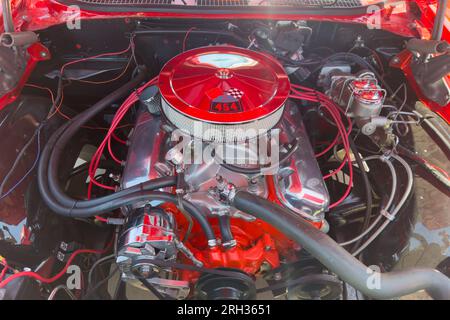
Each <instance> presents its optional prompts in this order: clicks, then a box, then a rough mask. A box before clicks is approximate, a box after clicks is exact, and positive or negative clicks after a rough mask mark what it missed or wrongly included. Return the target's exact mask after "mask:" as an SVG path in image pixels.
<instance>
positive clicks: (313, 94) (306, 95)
mask: <svg viewBox="0 0 450 320" xmlns="http://www.w3.org/2000/svg"><path fill="white" fill-rule="evenodd" d="M292 87H293V89H292V92H293V94H291V95H290V97H291V98H294V99H300V100H308V101H312V102H318V103H320V104H321V105H322V106H323V107H325V108H326V109H327V111H328V112H329V113H330V115H331V116H332V118H333V120H334V122H335V124H336V127H337V128H338V134H339V136H340V138H341V140H342V144H343V146H344V150H345V153H346V157H345V160H344V161H343V162H342V163H341V165H340V166H339V168H338V169H336V170H335V171H333V172H332V173H330V174H328V175H326V176H325V177H324V179H326V178H329V177H331V176H333V175H335V174H337V173H338V172H340V171H341V170H342V168H343V167H344V166H345V164H347V165H348V170H349V179H350V182H349V184H348V186H347V189H346V191H345V193H344V195H343V196H342V197H341V198H340V199H339V200H337V201H336V202H334V203H332V204H331V205H330V206H329V208H330V209H331V208H334V207H336V206H337V205H339V204H340V203H342V202H343V201H344V200H345V199H346V198H347V197H348V195H349V194H350V191H351V189H352V186H353V166H352V164H351V163H352V162H351V156H350V144H349V141H348V135H349V134H350V132H351V125H352V123H351V120H350V119H349V118H347V121H348V124H349V129H348V131H347V129H346V127H345V125H344V123H343V122H342V118H341V113H342V114H344V115H345V113H344V112H343V111H342V110H341V109H340V108H339V107H337V106H336V105H335V103H334V102H333V101H331V100H330V99H329V98H328V97H327V96H326V95H324V94H323V93H321V92H318V91H315V90H314V89H311V88H306V87H303V86H299V85H294V84H293V85H292ZM300 90H303V91H306V92H301V91H300ZM335 141H336V143H337V141H338V140H337V139H335ZM333 144H334V141H333V142H332V146H331V147H330V149H331V148H332V147H333V146H334V145H333Z"/></svg>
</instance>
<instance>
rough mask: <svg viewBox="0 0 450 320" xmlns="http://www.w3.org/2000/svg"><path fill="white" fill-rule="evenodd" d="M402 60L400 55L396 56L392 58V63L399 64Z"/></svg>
mask: <svg viewBox="0 0 450 320" xmlns="http://www.w3.org/2000/svg"><path fill="white" fill-rule="evenodd" d="M399 62H400V58H399V57H394V58H393V59H392V63H394V64H397V63H399Z"/></svg>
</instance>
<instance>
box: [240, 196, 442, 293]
mask: <svg viewBox="0 0 450 320" xmlns="http://www.w3.org/2000/svg"><path fill="white" fill-rule="evenodd" d="M232 204H233V206H234V207H236V208H237V209H238V210H241V211H243V212H245V213H248V214H251V215H253V216H255V217H256V218H259V219H261V220H264V221H265V222H267V223H269V224H271V225H273V226H274V227H275V228H277V229H278V230H279V231H281V232H283V233H284V234H285V235H286V236H287V237H289V238H290V239H292V240H294V241H296V242H297V243H298V244H299V245H301V246H302V247H303V248H304V249H305V250H306V251H308V252H309V253H310V254H311V255H312V256H314V257H315V258H316V259H317V260H319V261H320V262H321V263H322V264H323V265H324V266H325V267H327V268H328V269H329V270H331V271H332V272H334V273H336V274H337V275H338V276H339V277H340V278H341V279H342V280H343V281H345V282H347V283H349V284H350V285H351V286H353V287H354V288H356V289H357V290H359V291H361V292H362V293H363V294H365V295H367V296H369V297H373V298H376V299H392V298H395V297H400V296H404V295H407V294H411V293H413V292H416V291H419V290H426V291H427V292H428V293H429V294H430V296H431V297H433V298H434V299H443V300H448V299H450V279H449V278H447V277H446V276H445V275H444V274H442V273H441V272H439V271H437V270H434V269H426V268H415V269H411V270H406V271H395V272H389V273H377V272H374V271H371V269H369V268H368V267H367V266H365V265H364V264H362V263H361V262H360V261H359V260H358V259H356V258H355V257H353V256H352V255H351V254H350V253H349V252H348V251H346V250H345V249H344V248H342V247H341V246H340V245H339V244H337V243H336V241H334V240H333V239H332V238H330V237H329V236H328V235H327V234H325V233H323V232H322V231H320V230H318V229H317V228H315V227H314V226H312V225H311V224H310V223H309V222H307V221H306V220H303V219H298V218H294V216H293V213H292V212H291V211H289V210H287V209H285V208H283V207H280V206H278V205H276V204H273V203H272V202H270V201H268V200H266V199H263V198H261V197H258V196H255V195H253V194H250V193H248V192H245V191H238V192H237V193H236V195H235V197H234V198H233V199H232ZM377 279H379V282H378V281H376V280H377ZM377 284H379V285H377Z"/></svg>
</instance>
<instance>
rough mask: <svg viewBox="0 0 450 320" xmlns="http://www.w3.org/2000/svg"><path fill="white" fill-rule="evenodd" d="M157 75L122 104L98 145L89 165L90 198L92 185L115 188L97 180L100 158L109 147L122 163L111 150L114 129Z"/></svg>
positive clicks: (109, 188) (154, 81) (155, 79)
mask: <svg viewBox="0 0 450 320" xmlns="http://www.w3.org/2000/svg"><path fill="white" fill-rule="evenodd" d="M157 79H158V78H157V77H155V78H153V79H151V80H150V81H148V82H147V83H145V84H144V85H143V86H141V87H139V88H138V89H137V90H136V91H135V92H133V93H132V94H131V95H130V96H129V97H128V98H127V99H126V100H125V101H124V102H123V103H122V105H121V106H120V107H119V109H118V110H117V112H116V114H115V116H114V118H113V120H112V123H111V127H110V128H109V130H108V132H107V133H106V135H105V138H104V139H103V141H102V143H101V144H100V146H99V147H98V149H97V150H96V152H95V153H94V155H93V156H92V159H91V162H90V165H89V177H90V179H89V186H88V199H90V197H91V193H92V185H93V184H94V185H96V186H99V187H101V188H105V189H108V190H115V188H114V187H112V186H107V185H104V184H102V183H100V182H98V181H96V180H95V173H96V171H97V168H98V166H99V163H100V159H101V156H102V154H103V152H104V149H105V147H108V149H109V151H110V153H111V156H112V158H113V159H114V160H115V161H116V162H119V163H122V162H121V161H120V160H119V159H117V157H115V156H114V155H113V154H112V150H111V138H112V135H113V134H114V131H115V130H116V129H117V127H118V125H119V123H120V121H121V120H122V119H123V117H124V116H125V114H126V113H127V111H128V110H129V109H130V108H131V107H132V106H133V104H134V103H135V102H136V101H138V100H139V95H140V94H141V93H142V91H143V90H144V89H145V88H147V87H148V86H150V85H153V84H154V83H156V81H157Z"/></svg>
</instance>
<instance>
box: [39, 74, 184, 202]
mask: <svg viewBox="0 0 450 320" xmlns="http://www.w3.org/2000/svg"><path fill="white" fill-rule="evenodd" d="M145 76H146V75H145V69H141V72H140V74H139V75H138V76H137V77H136V78H134V79H133V80H132V81H130V82H129V83H127V84H126V85H124V86H122V87H121V88H119V89H118V90H117V91H115V92H114V93H112V94H110V95H108V96H106V97H105V98H103V99H102V100H100V101H99V102H97V103H96V104H95V105H94V106H92V107H91V108H89V109H87V110H86V111H84V112H82V113H81V114H79V115H77V116H75V117H74V118H73V119H72V120H70V121H69V122H67V123H65V124H64V125H63V126H61V127H60V128H58V130H56V131H55V132H54V133H53V135H52V136H51V137H50V139H49V141H48V142H47V144H46V146H45V148H44V150H43V152H42V155H41V159H40V162H39V166H38V184H39V188H40V190H41V193H42V194H45V195H46V194H49V193H50V192H51V193H52V195H53V197H54V199H55V200H57V201H58V202H59V204H61V205H63V206H66V207H70V208H87V207H92V206H97V205H99V204H102V203H104V202H109V201H113V200H116V199H119V198H121V197H123V196H126V195H130V194H132V193H135V192H139V191H151V190H156V189H160V188H166V187H171V186H173V185H175V182H176V178H175V177H163V178H159V179H155V180H151V181H147V182H144V183H141V184H138V185H136V186H133V187H130V188H127V189H124V190H121V191H118V192H115V193H113V194H110V195H107V196H104V197H101V198H97V199H92V200H87V201H79V200H75V199H72V198H70V197H68V196H67V195H66V194H65V193H64V191H62V189H61V187H60V184H59V180H58V168H59V163H60V161H61V155H62V152H63V150H64V148H65V146H66V144H67V143H68V141H70V139H71V138H72V137H73V135H74V134H75V133H76V131H78V130H79V128H80V127H81V126H82V125H83V124H85V123H86V122H88V121H89V120H90V119H91V118H92V117H93V116H95V115H96V114H98V113H99V112H100V111H102V110H104V109H105V108H106V107H108V106H109V105H110V104H111V103H113V102H114V101H116V100H117V99H119V98H121V97H123V96H125V95H126V94H127V93H129V92H130V91H131V90H132V89H134V88H135V87H136V85H138V84H139V83H140V82H141V81H143V80H144V79H145ZM49 170H50V171H49Z"/></svg>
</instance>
